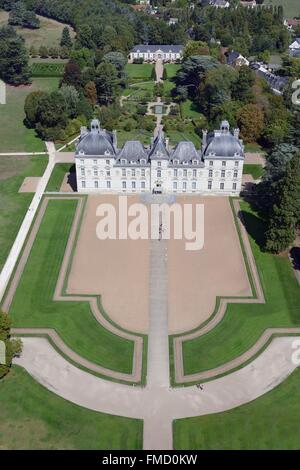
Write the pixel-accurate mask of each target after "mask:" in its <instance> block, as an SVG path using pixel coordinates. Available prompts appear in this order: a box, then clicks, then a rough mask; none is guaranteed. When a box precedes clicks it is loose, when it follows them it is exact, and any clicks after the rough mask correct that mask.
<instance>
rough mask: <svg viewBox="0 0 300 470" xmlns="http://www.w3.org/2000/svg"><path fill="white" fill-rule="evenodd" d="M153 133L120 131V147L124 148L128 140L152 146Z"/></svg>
mask: <svg viewBox="0 0 300 470" xmlns="http://www.w3.org/2000/svg"><path fill="white" fill-rule="evenodd" d="M152 135H153V133H152V132H148V131H146V130H143V129H133V130H132V131H128V132H126V131H124V130H119V131H118V145H119V146H120V147H122V146H123V145H124V144H125V142H126V141H127V140H140V141H141V142H142V144H144V145H150V142H151V137H152Z"/></svg>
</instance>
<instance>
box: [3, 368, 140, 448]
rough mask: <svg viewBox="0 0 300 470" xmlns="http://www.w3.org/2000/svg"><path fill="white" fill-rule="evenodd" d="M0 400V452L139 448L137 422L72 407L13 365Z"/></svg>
mask: <svg viewBox="0 0 300 470" xmlns="http://www.w3.org/2000/svg"><path fill="white" fill-rule="evenodd" d="M0 402H1V420H0V450H100V449H103V450H118V449H121V450H135V449H142V440H143V422H142V420H135V419H129V418H122V417H119V416H111V415H107V414H104V413H97V412H96V411H90V410H87V409H86V408H81V407H79V406H77V405H74V404H73V403H70V402H68V401H66V400H63V399H62V398H60V397H58V396H56V395H55V394H54V393H51V392H49V391H48V390H47V389H45V388H44V387H42V386H41V385H40V384H38V383H37V382H36V381H35V380H33V379H32V377H30V375H29V374H28V373H27V372H26V371H25V370H23V369H22V368H20V367H17V366H14V367H13V369H12V370H11V372H10V373H9V374H8V376H6V377H5V378H4V379H2V380H1V381H0Z"/></svg>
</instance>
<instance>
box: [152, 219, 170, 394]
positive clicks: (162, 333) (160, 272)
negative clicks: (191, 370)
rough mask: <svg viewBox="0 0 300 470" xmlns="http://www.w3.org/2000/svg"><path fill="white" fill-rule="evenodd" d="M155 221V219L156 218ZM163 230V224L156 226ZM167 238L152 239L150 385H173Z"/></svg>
mask: <svg viewBox="0 0 300 470" xmlns="http://www.w3.org/2000/svg"><path fill="white" fill-rule="evenodd" d="M152 223H153V224H154V221H152ZM152 233H157V234H158V233H159V226H157V227H154V226H152ZM167 277H168V274H167V241H166V240H151V245H150V289H149V295H150V299H149V306H150V312H149V333H148V367H147V384H148V385H149V386H150V387H152V386H158V387H168V386H169V375H170V372H169V340H168V287H167Z"/></svg>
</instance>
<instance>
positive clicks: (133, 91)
mask: <svg viewBox="0 0 300 470" xmlns="http://www.w3.org/2000/svg"><path fill="white" fill-rule="evenodd" d="M154 85H155V83H154V81H153V80H152V81H149V82H141V83H133V84H132V85H130V87H129V88H126V89H125V90H124V92H123V96H130V99H131V100H135V101H143V100H147V101H153V99H154V94H153V90H154Z"/></svg>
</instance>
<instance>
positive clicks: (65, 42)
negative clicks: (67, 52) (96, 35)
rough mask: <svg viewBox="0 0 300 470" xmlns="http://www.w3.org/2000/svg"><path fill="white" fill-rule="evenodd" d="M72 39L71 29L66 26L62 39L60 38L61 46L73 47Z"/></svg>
mask: <svg viewBox="0 0 300 470" xmlns="http://www.w3.org/2000/svg"><path fill="white" fill-rule="evenodd" d="M72 44H73V43H72V39H71V35H70V31H69V28H68V26H65V27H64V29H63V31H62V35H61V40H60V46H61V47H67V48H68V49H71V47H72Z"/></svg>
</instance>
